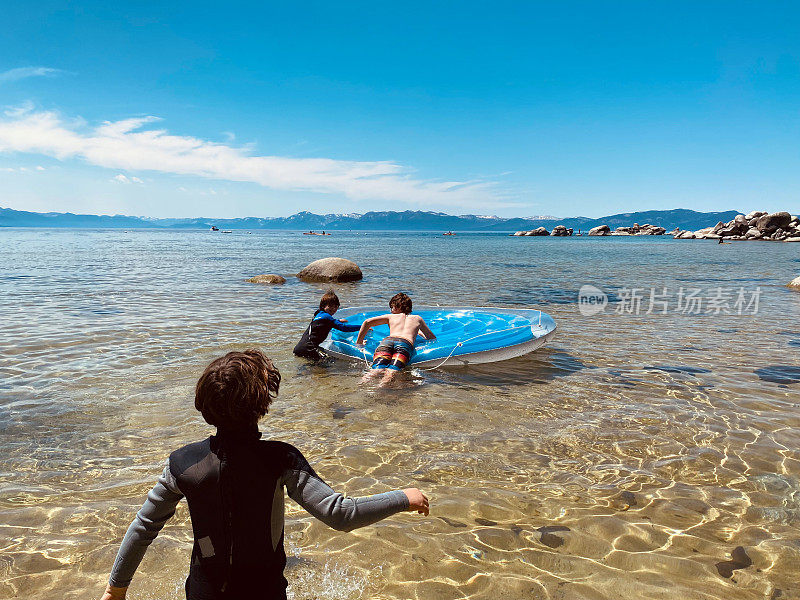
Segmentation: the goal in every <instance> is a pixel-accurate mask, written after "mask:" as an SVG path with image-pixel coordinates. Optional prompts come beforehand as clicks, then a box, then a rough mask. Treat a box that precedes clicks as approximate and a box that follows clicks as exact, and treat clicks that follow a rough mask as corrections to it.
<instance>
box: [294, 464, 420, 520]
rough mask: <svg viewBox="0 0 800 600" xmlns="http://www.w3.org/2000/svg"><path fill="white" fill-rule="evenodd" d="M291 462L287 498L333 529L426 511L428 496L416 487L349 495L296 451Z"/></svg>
mask: <svg viewBox="0 0 800 600" xmlns="http://www.w3.org/2000/svg"><path fill="white" fill-rule="evenodd" d="M293 462H294V464H292V465H291V466H290V468H289V469H287V471H286V473H285V475H284V480H283V483H284V485H285V486H286V491H287V492H288V493H289V497H290V498H292V499H293V500H294V501H295V502H297V503H298V504H299V505H300V506H302V507H303V508H305V509H306V510H307V511H308V512H309V513H311V514H312V515H313V516H315V517H316V518H317V519H319V520H320V521H322V522H323V523H325V524H326V525H328V526H329V527H332V528H333V529H337V530H339V531H352V530H353V529H357V528H358V527H364V526H365V525H371V524H372V523H376V522H378V521H380V520H381V519H385V518H386V517H389V516H391V515H393V514H395V513H398V512H401V511H417V512H418V513H420V514H424V515H427V514H428V510H429V509H428V498H427V497H426V496H425V494H423V493H422V492H421V491H419V490H418V489H416V488H408V489H406V490H394V491H391V492H384V493H383V494H375V495H374V496H365V497H362V498H348V497H345V496H344V494H340V493H338V492H334V491H333V490H332V489H331V487H330V486H329V485H328V484H327V483H325V482H324V481H323V480H322V478H321V477H320V476H319V475H317V474H316V473H315V472H314V469H312V468H311V466H310V465H309V464H308V462H307V461H306V459H305V458H304V457H303V455H302V454H300V452H299V451H297V454H296V455H295V456H294V461H293Z"/></svg>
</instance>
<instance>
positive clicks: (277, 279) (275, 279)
mask: <svg viewBox="0 0 800 600" xmlns="http://www.w3.org/2000/svg"><path fill="white" fill-rule="evenodd" d="M245 281H247V283H278V284H280V283H286V279H285V278H283V277H281V276H280V275H275V274H273V273H269V274H267V275H256V276H255V277H251V278H250V279H246V280H245Z"/></svg>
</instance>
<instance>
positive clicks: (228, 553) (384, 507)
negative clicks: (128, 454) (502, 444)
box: [109, 429, 408, 600]
mask: <svg viewBox="0 0 800 600" xmlns="http://www.w3.org/2000/svg"><path fill="white" fill-rule="evenodd" d="M260 437H261V434H260V433H259V432H258V431H257V430H255V429H254V430H252V431H248V432H241V431H237V432H220V431H218V432H217V435H214V436H211V437H210V438H208V439H206V440H203V441H201V442H197V443H194V444H189V445H188V446H184V447H183V448H181V449H180V450H176V451H175V452H173V453H172V454H171V455H170V457H169V460H168V461H167V466H166V467H165V468H164V472H163V473H162V474H161V476H160V477H159V479H158V483H157V484H156V485H155V487H154V488H153V489H152V490H151V491H150V493H149V494H148V495H147V500H146V501H145V503H144V505H143V506H142V508H141V510H140V511H139V512H138V513H137V515H136V518H135V519H134V521H133V523H131V525H130V527H129V528H128V532H127V533H126V534H125V538H124V539H123V540H122V546H121V547H120V549H119V553H118V554H117V559H116V561H115V562H114V567H113V569H112V571H111V577H110V579H109V581H110V583H111V585H113V586H120V587H125V586H127V585H128V584H130V581H131V579H132V578H133V574H134V572H135V571H136V568H137V567H138V566H139V562H140V561H141V560H142V557H143V556H144V553H145V550H147V547H148V546H149V545H150V542H152V541H153V540H154V539H155V537H156V536H157V535H158V532H159V531H160V530H161V528H162V527H163V526H164V523H166V521H167V520H168V519H169V518H170V517H171V516H172V515H173V514H175V506H176V505H177V504H178V502H179V501H180V499H181V498H183V497H184V496H185V497H186V500H187V503H188V504H189V513H190V515H191V518H192V530H193V533H194V547H193V549H192V559H191V565H190V568H189V577H188V579H187V580H186V597H187V599H188V600H238V599H241V598H253V599H263V600H267V599H269V600H272V599H281V598H285V597H286V585H287V582H286V579H285V578H284V576H283V569H284V567H285V566H286V554H285V552H284V549H283V512H284V507H283V501H284V491H283V490H284V488H285V489H286V491H287V492H288V494H289V496H290V497H291V498H293V499H294V500H295V501H296V502H298V503H299V504H300V505H301V506H302V507H303V508H305V509H306V510H307V511H308V512H309V513H311V514H312V515H313V516H315V517H317V518H318V519H320V520H321V521H323V522H324V523H325V524H326V525H329V526H330V527H333V528H334V529H339V530H342V531H351V530H353V529H355V528H357V527H363V526H364V525H369V524H371V523H375V522H376V521H380V520H381V519H384V518H386V517H388V516H390V515H392V514H394V513H396V512H399V511H402V510H405V509H407V508H408V498H407V497H406V495H405V494H404V493H403V492H402V491H400V490H395V491H392V492H386V493H383V494H377V495H375V496H367V497H363V498H345V497H344V496H343V495H342V494H338V493H336V492H334V491H333V490H332V489H331V488H330V487H328V485H327V484H326V483H325V482H324V481H323V480H322V479H320V477H319V476H318V475H317V474H316V473H315V472H314V469H312V468H311V466H310V465H309V464H308V462H307V461H306V459H305V458H304V457H303V455H302V454H301V453H300V451H299V450H298V449H297V448H295V447H294V446H291V445H290V444H286V443H283V442H276V441H264V440H260V439H259V438H260Z"/></svg>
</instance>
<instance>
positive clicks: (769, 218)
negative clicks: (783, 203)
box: [756, 212, 792, 234]
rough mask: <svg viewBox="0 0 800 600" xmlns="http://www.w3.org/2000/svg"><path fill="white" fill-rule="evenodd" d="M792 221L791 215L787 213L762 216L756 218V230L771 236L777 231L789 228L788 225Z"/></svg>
mask: <svg viewBox="0 0 800 600" xmlns="http://www.w3.org/2000/svg"><path fill="white" fill-rule="evenodd" d="M791 220H792V215H790V214H789V213H788V212H776V213H772V214H771V215H763V216H761V217H759V218H758V224H757V225H756V227H758V230H759V231H761V232H763V233H767V234H772V233H774V232H775V231H777V230H778V229H786V228H788V227H789V223H790V222H791Z"/></svg>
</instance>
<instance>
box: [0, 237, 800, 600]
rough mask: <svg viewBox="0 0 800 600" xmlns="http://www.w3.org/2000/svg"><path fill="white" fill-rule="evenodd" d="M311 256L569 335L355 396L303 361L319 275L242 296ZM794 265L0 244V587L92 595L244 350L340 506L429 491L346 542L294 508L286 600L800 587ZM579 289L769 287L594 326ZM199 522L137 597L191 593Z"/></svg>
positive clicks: (155, 241)
mask: <svg viewBox="0 0 800 600" xmlns="http://www.w3.org/2000/svg"><path fill="white" fill-rule="evenodd" d="M324 256H344V257H347V258H351V259H353V260H355V261H356V262H358V263H359V264H360V265H361V267H362V269H363V270H364V273H365V279H364V281H362V282H360V283H356V284H348V285H342V286H338V287H337V292H338V293H339V296H340V298H341V299H342V302H343V304H344V305H345V306H348V305H350V306H352V305H362V306H363V305H374V304H380V303H383V302H385V301H386V300H387V299H388V297H389V296H391V295H392V294H393V293H395V292H396V291H400V290H403V291H406V292H409V293H410V294H411V295H412V297H413V298H414V300H415V302H417V303H419V304H460V305H477V306H485V305H497V306H526V307H533V308H542V309H543V310H545V311H546V312H548V313H549V314H551V315H552V316H553V317H554V318H555V319H556V321H557V322H558V325H559V333H558V334H557V336H556V338H555V340H554V341H553V343H552V344H550V345H549V346H547V347H545V348H543V349H541V350H539V351H537V352H536V353H534V354H532V355H529V356H526V357H522V358H519V359H515V360H513V361H508V362H505V363H498V364H492V365H483V366H478V367H472V368H469V369H455V370H449V371H436V372H428V373H423V372H412V373H411V374H409V375H407V376H406V377H405V379H404V380H403V388H402V389H400V390H379V389H376V388H375V387H372V386H365V385H362V384H359V379H360V375H361V372H362V368H363V366H362V365H361V364H359V363H353V364H344V363H332V364H330V365H327V366H310V365H308V364H307V363H305V362H304V361H301V360H298V359H295V358H294V357H293V356H292V355H291V348H292V347H293V345H294V343H295V342H296V340H297V338H298V336H299V335H300V333H301V332H302V330H303V328H304V327H305V326H306V325H307V321H308V319H309V318H310V317H311V314H312V312H313V309H314V307H315V304H316V303H317V301H318V298H319V296H320V294H321V293H322V291H323V289H324V286H314V285H309V284H303V283H299V282H296V281H294V280H291V279H290V281H289V282H288V283H287V284H286V285H284V286H275V287H270V286H258V285H252V284H247V283H245V282H244V279H245V278H246V277H250V276H252V275H256V274H259V273H284V274H286V273H293V272H296V271H297V270H299V268H301V267H302V266H304V265H305V264H307V263H308V262H310V261H311V260H313V259H316V258H320V257H324ZM798 271H800V248H798V247H797V246H796V245H793V244H768V243H742V244H726V245H722V246H717V245H715V244H713V243H704V242H702V241H675V240H671V239H663V238H657V239H652V238H602V239H598V238H572V239H550V238H547V239H541V238H510V237H505V236H482V235H459V236H456V237H450V238H448V237H441V236H438V235H434V234H402V233H401V234H397V233H392V234H375V233H373V234H366V235H364V234H346V233H337V234H336V235H334V236H331V237H325V238H322V237H313V238H311V236H301V235H299V234H289V233H261V232H254V233H253V234H252V235H247V234H245V233H239V232H237V233H234V234H230V235H222V234H212V233H210V232H200V231H198V232H163V231H134V232H130V233H125V232H124V231H74V230H73V231H63V230H18V229H0V299H1V300H2V302H0V317H2V322H3V325H4V326H3V328H2V330H0V597H24V598H53V597H58V598H66V599H77V598H87V597H94V596H97V597H99V593H100V591H101V589H102V586H103V585H104V581H105V579H106V577H107V575H108V571H109V569H110V567H111V564H112V562H113V558H114V555H115V553H116V550H117V548H118V545H119V542H120V540H121V538H122V535H123V534H124V531H125V528H126V527H127V525H128V523H129V522H130V520H131V518H132V516H133V514H134V512H135V510H136V509H137V508H138V507H139V506H140V505H141V502H142V501H143V499H144V495H145V493H146V492H147V490H148V489H149V488H150V486H151V485H152V483H153V481H154V480H155V477H156V476H157V474H158V472H159V471H160V469H161V465H162V464H163V461H164V460H165V458H166V456H167V455H168V454H169V452H170V451H171V450H172V449H174V448H176V447H178V446H180V445H182V444H184V443H187V442H190V441H194V440H196V439H200V438H202V437H205V436H206V435H208V433H209V428H208V427H207V426H206V425H205V424H204V423H203V421H202V419H201V418H199V416H198V415H197V414H196V413H195V411H194V409H193V406H192V393H193V386H194V383H195V381H196V379H197V377H198V376H199V373H200V372H201V371H202V369H203V368H204V366H205V365H206V364H207V363H208V362H209V361H210V360H211V359H213V358H215V357H216V356H218V355H220V354H222V353H224V352H226V351H228V350H231V349H242V348H246V347H250V346H257V347H260V348H262V349H263V350H265V351H266V352H267V353H268V354H269V355H270V356H272V357H273V358H274V359H275V360H276V362H277V364H278V365H279V367H280V369H281V372H282V373H283V376H284V380H283V384H282V388H281V396H280V397H279V398H278V400H277V401H276V402H275V404H274V406H273V409H272V411H271V413H270V415H269V416H268V417H267V418H266V419H265V421H264V422H263V423H262V430H263V431H264V432H265V433H266V435H268V436H272V437H274V438H277V439H281V440H284V441H288V442H291V443H294V444H296V445H297V446H299V447H300V448H301V449H302V450H303V452H304V453H305V454H306V456H308V457H309V459H310V460H311V462H312V464H314V466H315V468H317V470H318V471H319V472H320V473H321V474H322V475H323V477H325V478H326V479H327V480H328V481H329V482H330V483H331V484H332V485H333V486H334V487H335V488H337V489H340V490H342V491H346V492H347V493H348V494H350V495H360V494H367V493H374V492H379V491H383V490H386V489H390V488H394V487H405V486H408V485H417V486H419V487H420V488H422V489H423V490H425V491H426V493H428V494H429V495H430V497H431V503H432V513H431V515H430V516H429V517H428V518H421V517H418V516H412V515H410V514H403V515H398V516H396V517H394V518H392V519H389V520H387V521H384V522H382V523H380V524H378V525H376V526H373V527H370V528H365V529H362V530H358V531H355V532H353V533H351V534H341V533H336V532H333V531H330V530H328V529H327V528H325V526H324V525H322V524H321V523H317V522H315V521H313V520H312V519H311V517H309V516H308V515H306V514H305V513H304V512H303V511H302V510H301V509H299V508H298V507H297V506H296V505H294V504H293V503H291V502H290V503H288V504H287V506H288V510H289V513H288V520H287V546H288V548H287V551H288V552H289V553H290V554H293V555H294V558H293V559H292V560H291V563H290V566H289V568H288V569H287V576H288V578H289V580H290V583H291V584H292V587H291V591H292V593H293V595H294V597H295V598H298V599H299V598H319V597H326V598H385V599H389V598H421V599H422V598H424V599H436V598H497V597H502V598H531V597H535V598H570V599H573V598H592V599H595V598H598V599H599V598H608V599H616V598H619V597H624V596H628V597H635V598H670V599H672V598H702V599H706V598H720V599H723V598H724V599H728V598H759V599H760V598H765V597H766V598H779V597H785V598H796V597H800V587H799V586H798V566H797V565H798V564H800V541H798V540H800V484H798V477H799V476H800V451H799V450H798V448H800V413H799V412H798V405H799V404H800V397H799V396H798V393H799V392H800V360H798V351H797V348H798V344H800V328H798V326H797V323H798V318H800V294H797V293H794V292H790V291H789V290H787V289H786V288H785V287H784V286H785V284H786V283H787V282H788V281H789V280H790V279H792V278H793V277H795V276H796V275H797V273H798ZM583 284H593V285H596V286H598V287H600V288H602V289H604V290H606V291H609V292H612V294H611V296H612V298H617V299H618V298H624V297H625V293H624V291H623V288H625V287H627V288H631V287H637V288H644V289H647V290H648V293H649V289H650V288H651V287H653V286H655V287H657V288H659V290H660V289H661V288H663V287H667V288H668V289H669V290H670V291H671V293H673V294H674V293H676V292H677V290H678V289H679V288H680V287H685V288H692V287H697V288H702V289H703V291H704V294H705V293H708V294H709V295H710V294H711V292H712V290H713V289H715V288H717V287H723V288H732V289H738V288H740V287H744V288H745V289H746V290H748V292H749V291H751V290H754V289H755V288H756V287H760V288H761V295H760V302H759V311H758V314H756V315H752V314H749V313H746V314H743V315H737V314H720V315H706V314H700V315H691V314H690V315H684V314H677V313H676V312H675V311H674V310H672V308H673V306H671V307H670V310H669V314H667V315H663V314H644V311H642V314H639V315H635V314H624V315H623V314H616V313H615V312H614V311H613V309H611V308H609V309H608V310H606V312H604V313H601V314H599V315H595V316H583V315H582V314H581V313H580V312H579V311H578V308H577V305H576V303H575V300H576V296H577V290H578V289H579V288H580V287H581V285H583ZM673 302H674V300H673ZM188 523H189V522H188V511H187V510H186V507H185V505H183V504H182V505H181V507H180V508H179V510H178V513H177V514H176V516H175V517H174V518H173V520H172V521H170V523H169V524H168V525H167V526H166V527H165V529H164V530H163V531H162V533H161V535H160V536H159V538H158V539H157V540H156V542H154V544H153V546H152V547H151V549H150V551H149V552H148V554H147V556H146V558H145V560H144V562H143V564H142V566H141V567H140V569H139V572H138V573H137V576H136V578H135V579H134V583H133V586H132V588H131V593H130V594H129V597H130V598H132V599H137V598H141V599H169V600H171V599H177V598H181V597H183V596H182V581H183V578H184V576H185V573H186V570H187V566H188V555H189V548H190V540H191V534H190V528H189V524H188ZM740 546H741V547H742V550H741V551H738V550H736V549H737V548H738V547H740ZM732 553H733V557H732ZM745 559H746V560H745ZM748 561H750V562H752V564H750V565H749V566H747V564H746V563H747V562H748Z"/></svg>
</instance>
